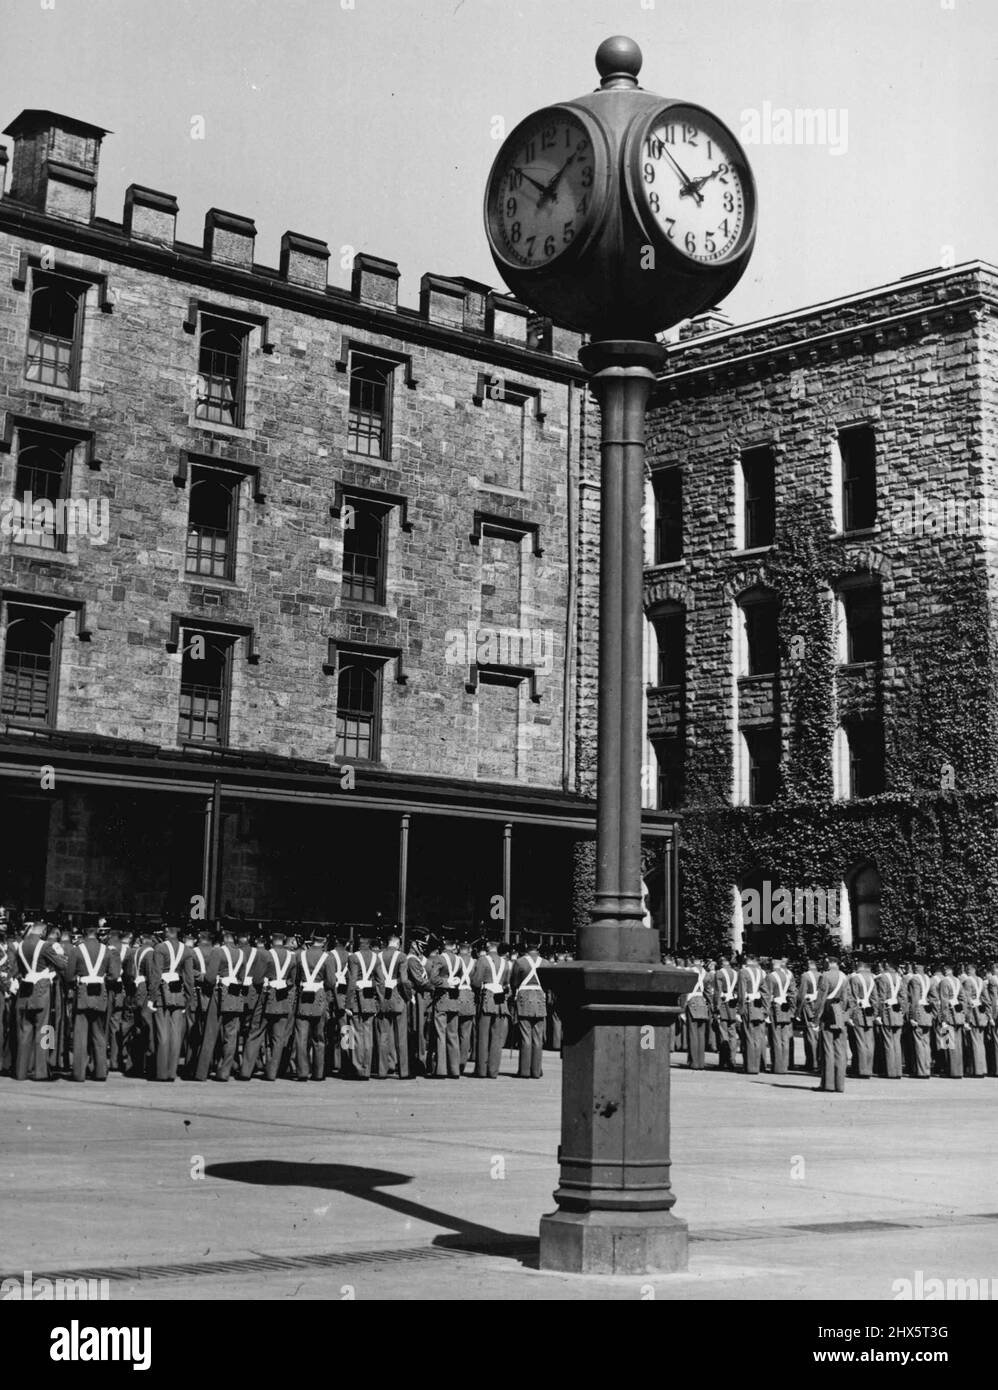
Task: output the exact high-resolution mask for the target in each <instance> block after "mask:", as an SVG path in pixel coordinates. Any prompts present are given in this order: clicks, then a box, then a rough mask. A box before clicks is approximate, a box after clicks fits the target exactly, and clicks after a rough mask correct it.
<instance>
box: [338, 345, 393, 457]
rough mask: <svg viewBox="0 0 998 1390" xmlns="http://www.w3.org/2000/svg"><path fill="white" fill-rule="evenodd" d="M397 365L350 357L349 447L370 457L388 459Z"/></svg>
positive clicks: (374, 359)
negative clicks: (393, 383) (394, 376)
mask: <svg viewBox="0 0 998 1390" xmlns="http://www.w3.org/2000/svg"><path fill="white" fill-rule="evenodd" d="M394 370H395V363H394V362H386V361H379V360H378V359H377V358H375V357H361V356H359V355H354V354H351V358H350V426H349V433H348V443H347V447H348V448H349V449H350V450H352V452H353V453H355V454H366V455H367V456H368V457H369V458H388V456H389V452H390V451H389V444H390V441H391V404H392V380H393V373H394Z"/></svg>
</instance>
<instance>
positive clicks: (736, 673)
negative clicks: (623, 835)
mask: <svg viewBox="0 0 998 1390" xmlns="http://www.w3.org/2000/svg"><path fill="white" fill-rule="evenodd" d="M996 306H998V271H996V270H995V269H994V268H993V267H990V266H987V265H984V264H981V263H979V262H973V263H969V264H964V265H958V266H955V267H953V268H952V269H947V270H935V271H930V272H926V273H924V274H917V275H912V276H908V277H906V278H904V279H902V280H899V281H898V282H897V283H895V284H890V285H887V286H884V287H882V288H878V289H874V290H869V291H866V292H864V293H861V294H856V295H851V296H848V297H846V298H843V299H839V300H835V301H833V302H831V303H826V304H819V305H817V306H815V307H812V308H807V309H803V310H801V311H799V312H795V313H792V314H787V315H782V316H779V317H775V318H771V319H766V320H763V321H761V322H758V323H752V324H748V325H745V326H742V327H737V328H734V327H731V326H730V325H728V324H727V323H726V321H725V320H724V319H723V318H721V317H719V316H717V315H706V316H704V317H702V318H701V319H699V320H694V321H693V323H692V324H690V325H688V326H687V327H686V329H685V330H684V331H683V333H682V334H681V335H680V339H679V340H678V341H677V342H675V343H674V344H673V345H672V347H671V349H670V353H669V361H668V364H667V368H666V370H665V372H664V374H663V376H662V378H661V380H660V382H659V383H658V385H657V387H656V391H655V395H654V399H653V404H652V409H651V415H650V419H649V463H650V482H649V498H648V509H647V528H646V535H647V570H646V576H645V597H646V608H647V615H648V620H649V657H648V661H649V666H648V683H649V690H648V726H647V731H648V753H647V758H648V769H649V773H650V775H651V776H652V777H654V779H655V780H656V782H657V786H656V788H655V790H654V792H650V799H651V798H652V797H654V799H655V800H656V801H657V804H658V805H659V806H660V807H663V808H665V807H668V808H672V809H676V810H679V811H681V812H682V815H683V833H682V850H681V853H680V860H681V865H682V935H683V939H684V940H685V941H687V942H688V943H690V944H691V945H697V946H700V947H703V948H709V949H718V948H720V947H723V946H725V945H727V946H729V947H733V948H734V949H740V948H742V947H749V946H754V947H757V948H759V949H761V950H766V949H769V948H775V947H780V946H785V947H787V948H789V949H791V950H801V949H803V947H805V946H808V945H810V946H819V945H820V944H821V943H822V942H827V941H829V940H838V941H840V942H841V943H843V944H844V945H846V946H852V947H860V946H862V947H868V948H873V947H874V946H881V947H892V948H896V949H898V950H904V951H910V950H919V951H922V952H932V951H936V950H940V951H947V952H953V953H956V954H958V955H962V953H963V952H964V951H966V952H968V953H969V954H970V955H973V954H975V953H977V954H981V955H988V956H989V957H990V953H992V952H995V951H996V950H998V932H996V911H998V758H996V750H998V737H996V734H998V691H996V677H998V622H996V595H998V550H996V539H998V526H996V522H998V476H996V456H998V320H996V318H995V309H996Z"/></svg>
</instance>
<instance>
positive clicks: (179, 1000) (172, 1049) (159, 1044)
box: [147, 923, 194, 1081]
mask: <svg viewBox="0 0 998 1390" xmlns="http://www.w3.org/2000/svg"><path fill="white" fill-rule="evenodd" d="M178 936H179V933H178V931H177V927H176V925H175V924H173V923H168V924H167V926H166V927H165V929H164V931H163V933H162V937H161V939H160V941H159V942H158V943H157V945H156V946H155V947H154V948H153V951H152V954H151V955H150V956H149V958H148V962H147V964H148V967H149V973H148V982H149V1000H150V1007H151V1008H152V1011H153V1031H154V1033H155V1038H156V1080H157V1081H176V1079H177V1068H178V1067H179V1065H180V1047H181V1043H182V1042H183V1037H184V1016H185V1014H186V1012H187V1004H188V1000H189V999H190V998H191V996H192V995H193V992H194V973H193V969H192V964H191V956H190V953H189V952H188V950H187V948H186V947H185V946H184V944H183V943H182V942H181V941H180V940H179V939H178Z"/></svg>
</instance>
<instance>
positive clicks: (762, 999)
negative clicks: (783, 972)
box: [738, 955, 769, 1076]
mask: <svg viewBox="0 0 998 1390" xmlns="http://www.w3.org/2000/svg"><path fill="white" fill-rule="evenodd" d="M738 1009H739V1012H740V1014H741V1018H742V1052H743V1054H744V1062H745V1071H746V1074H747V1075H749V1076H757V1075H758V1073H759V1071H760V1070H761V1069H763V1068H764V1067H765V1063H766V1056H765V1054H766V1025H767V1023H768V1021H769V991H768V989H767V988H766V981H765V977H764V976H763V973H762V970H761V969H760V968H759V962H758V960H757V959H756V957H755V956H752V955H749V956H746V957H745V964H744V965H743V966H742V968H741V970H739V972H738Z"/></svg>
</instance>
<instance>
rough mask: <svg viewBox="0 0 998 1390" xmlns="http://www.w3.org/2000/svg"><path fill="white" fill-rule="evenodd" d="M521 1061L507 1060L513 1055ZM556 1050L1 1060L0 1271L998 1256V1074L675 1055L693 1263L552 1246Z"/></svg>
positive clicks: (198, 1276)
mask: <svg viewBox="0 0 998 1390" xmlns="http://www.w3.org/2000/svg"><path fill="white" fill-rule="evenodd" d="M504 1066H505V1067H506V1068H507V1070H509V1069H510V1068H511V1062H510V1061H509V1059H508V1054H507V1060H506V1061H505V1063H504ZM560 1072H561V1068H560V1059H559V1058H558V1057H556V1056H552V1055H550V1054H549V1055H546V1057H545V1075H544V1078H543V1080H541V1081H539V1082H522V1081H519V1080H517V1079H516V1078H515V1077H513V1076H512V1075H504V1076H501V1077H500V1078H499V1079H498V1080H496V1081H495V1082H494V1083H493V1082H489V1081H474V1080H470V1079H466V1080H462V1081H461V1082H430V1081H411V1082H397V1081H385V1082H371V1083H370V1084H368V1085H362V1084H358V1083H348V1082H337V1081H326V1082H324V1083H323V1084H322V1085H318V1086H316V1085H311V1084H310V1085H308V1086H301V1085H298V1084H296V1083H294V1082H290V1081H284V1082H276V1083H274V1084H273V1085H267V1084H265V1083H263V1082H253V1083H250V1084H246V1085H239V1084H235V1083H230V1084H229V1085H227V1086H226V1087H225V1088H224V1089H223V1088H222V1087H221V1086H219V1085H216V1084H214V1083H210V1082H209V1083H207V1084H204V1085H195V1084H191V1083H183V1082H178V1083H177V1084H175V1085H172V1086H164V1085H155V1084H151V1083H144V1082H139V1081H131V1080H126V1079H123V1078H121V1077H118V1076H113V1077H112V1078H111V1080H110V1081H109V1082H108V1083H107V1084H106V1085H103V1086H102V1085H94V1084H89V1085H87V1086H85V1087H84V1086H73V1085H70V1084H67V1083H64V1082H56V1083H52V1084H50V1085H44V1086H41V1085H33V1084H30V1083H29V1084H23V1085H17V1084H16V1083H14V1082H12V1081H10V1080H8V1079H2V1080H0V1112H2V1115H3V1124H2V1128H0V1134H2V1141H0V1182H2V1191H3V1194H4V1195H3V1201H2V1209H0V1223H2V1229H3V1235H4V1239H3V1245H2V1252H3V1253H2V1256H0V1264H2V1270H0V1273H2V1274H20V1273H22V1272H23V1271H24V1270H26V1269H30V1270H32V1271H34V1272H35V1274H36V1275H40V1274H43V1273H56V1272H58V1273H70V1272H74V1273H75V1272H80V1273H87V1272H88V1273H91V1274H99V1273H100V1274H103V1275H105V1276H106V1277H110V1278H111V1280H112V1283H111V1297H112V1299H121V1298H125V1299H127V1298H157V1299H181V1298H184V1299H199V1298H239V1297H246V1298H261V1297H262V1298H327V1299H328V1298H343V1297H351V1296H353V1297H356V1298H369V1299H372V1298H391V1299H406V1298H427V1297H429V1298H445V1299H449V1298H463V1299H494V1298H504V1299H545V1298H551V1299H564V1298H599V1299H606V1298H631V1299H635V1298H642V1297H646V1298H647V1297H650V1296H654V1297H656V1298H668V1299H738V1298H759V1297H767V1298H773V1299H816V1298H822V1299H824V1298H833V1299H834V1298H864V1299H890V1298H891V1297H893V1296H894V1291H893V1290H892V1284H893V1282H894V1281H895V1280H898V1279H914V1278H915V1275H916V1272H917V1271H919V1270H921V1271H922V1273H923V1277H924V1278H926V1279H928V1278H932V1277H938V1278H944V1279H945V1278H967V1277H979V1278H985V1277H987V1278H991V1277H994V1278H996V1279H998V1175H996V1170H995V1165H994V1142H995V1135H996V1133H998V1124H996V1120H998V1081H996V1080H994V1079H990V1078H988V1079H980V1080H971V1079H967V1080H963V1081H959V1082H957V1081H944V1080H936V1079H933V1080H932V1081H930V1083H929V1085H928V1086H925V1087H923V1086H922V1085H921V1084H920V1083H919V1084H916V1083H915V1082H914V1081H908V1080H904V1081H880V1080H872V1081H865V1082H858V1081H850V1082H849V1083H848V1089H847V1091H846V1093H845V1095H843V1096H825V1095H821V1094H817V1093H815V1092H814V1090H813V1087H814V1085H815V1081H814V1078H812V1077H809V1076H804V1075H802V1074H800V1073H794V1074H791V1075H790V1076H787V1077H772V1076H768V1075H763V1076H760V1077H746V1076H741V1075H735V1076H733V1075H730V1074H727V1073H720V1072H717V1071H714V1070H708V1071H706V1072H701V1073H693V1072H689V1071H686V1070H685V1069H684V1068H682V1067H681V1066H675V1067H674V1069H673V1146H672V1157H673V1182H674V1187H675V1190H676V1193H677V1197H678V1201H677V1205H676V1208H675V1210H676V1214H677V1215H680V1216H682V1217H683V1218H684V1219H685V1220H686V1221H687V1222H688V1223H689V1227H690V1234H691V1245H690V1266H689V1273H688V1274H683V1275H672V1276H668V1277H661V1278H654V1279H647V1280H637V1279H622V1280H620V1281H614V1280H607V1279H594V1278H588V1277H580V1276H565V1275H555V1274H547V1273H543V1272H540V1271H538V1269H537V1267H536V1265H537V1249H536V1236H537V1222H538V1218H539V1216H540V1215H541V1214H542V1213H543V1212H545V1211H550V1210H551V1209H552V1208H553V1202H552V1200H551V1192H552V1189H553V1188H554V1185H555V1180H556V1165H555V1151H556V1147H557V1140H558V1115H559V1097H560V1082H561V1075H560Z"/></svg>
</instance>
